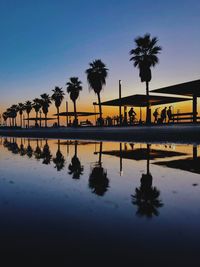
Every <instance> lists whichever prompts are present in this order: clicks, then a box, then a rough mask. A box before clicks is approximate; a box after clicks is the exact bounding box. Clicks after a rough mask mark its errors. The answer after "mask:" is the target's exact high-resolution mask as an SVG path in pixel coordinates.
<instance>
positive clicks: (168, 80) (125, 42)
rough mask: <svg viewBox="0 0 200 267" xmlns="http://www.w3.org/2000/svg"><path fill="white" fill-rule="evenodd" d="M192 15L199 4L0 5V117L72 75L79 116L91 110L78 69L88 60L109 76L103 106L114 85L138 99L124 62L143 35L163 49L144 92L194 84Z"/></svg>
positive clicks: (54, 1)
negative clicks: (103, 66) (76, 85)
mask: <svg viewBox="0 0 200 267" xmlns="http://www.w3.org/2000/svg"><path fill="white" fill-rule="evenodd" d="M199 14H200V1H198V0H196V1H195V0H190V1H189V0H188V1H185V0H180V1H179V0H174V1H171V0H169V1H161V0H159V1H157V0H154V1H147V0H123V1H121V0H93V1H91V0H65V1H64V0H39V1H38V0H34V1H32V0H12V1H11V0H0V36H1V42H0V93H1V94H0V113H2V112H3V111H4V110H5V109H6V108H7V107H9V106H10V105H12V104H16V103H19V102H25V101H26V100H32V99H34V98H36V97H39V96H40V95H41V94H42V93H48V94H51V90H52V89H54V87H55V86H61V87H63V89H64V90H65V92H66V86H65V84H66V82H67V81H68V79H69V78H70V77H72V76H77V77H79V79H80V80H81V81H82V82H83V91H82V92H81V94H80V98H79V100H78V103H77V108H78V110H79V111H89V110H93V106H92V103H93V102H94V101H96V100H97V99H96V96H95V94H94V93H93V92H89V90H88V85H87V80H86V75H85V70H86V69H87V68H88V64H89V62H91V61H93V60H94V59H101V60H102V61H103V62H104V63H105V64H106V66H107V67H108V69H109V76H108V79H107V84H106V87H105V88H104V90H103V92H102V100H108V99H112V98H117V97H118V80H119V79H120V80H122V96H127V95H130V94H135V93H145V84H144V83H141V82H140V79H139V72H138V69H136V68H134V67H133V64H132V63H131V62H130V61H129V59H130V56H129V51H130V50H131V49H132V48H134V38H136V37H137V36H142V35H144V34H145V33H150V34H151V35H152V36H157V37H158V39H159V45H161V46H162V48H163V50H162V53H161V54H160V55H159V60H160V62H159V65H157V66H156V67H155V68H154V69H152V81H151V83H150V89H156V88H159V87H161V86H166V85H171V84H175V83H181V82H185V81H190V80H195V79H199V78H200V75H199V73H200V49H199V45H200V31H199V25H200V15H199ZM66 99H69V96H68V95H67V94H66ZM69 102H70V101H69ZM70 109H72V104H71V103H70ZM61 110H64V103H63V105H62V108H61ZM104 110H106V109H104ZM50 111H51V113H55V108H54V107H53V106H52V108H51V110H50ZM106 112H107V111H105V114H106Z"/></svg>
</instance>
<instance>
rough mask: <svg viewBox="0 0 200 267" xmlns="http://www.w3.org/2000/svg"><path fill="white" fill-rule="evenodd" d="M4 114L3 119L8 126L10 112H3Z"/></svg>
mask: <svg viewBox="0 0 200 267" xmlns="http://www.w3.org/2000/svg"><path fill="white" fill-rule="evenodd" d="M2 116H3V120H4V122H5V125H6V126H7V119H8V118H9V114H8V112H6V111H5V112H4V113H3V114H2Z"/></svg>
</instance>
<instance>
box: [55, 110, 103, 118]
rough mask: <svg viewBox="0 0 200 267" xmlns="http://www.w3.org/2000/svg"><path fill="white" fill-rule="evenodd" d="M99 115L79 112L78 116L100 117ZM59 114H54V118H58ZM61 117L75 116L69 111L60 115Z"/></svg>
mask: <svg viewBox="0 0 200 267" xmlns="http://www.w3.org/2000/svg"><path fill="white" fill-rule="evenodd" d="M98 114H99V113H97V112H96V113H95V112H85V111H84V112H77V116H78V117H79V116H82V117H83V116H94V115H98ZM57 115H58V114H54V116H57ZM59 115H60V116H65V117H66V116H74V112H73V111H68V112H60V113H59Z"/></svg>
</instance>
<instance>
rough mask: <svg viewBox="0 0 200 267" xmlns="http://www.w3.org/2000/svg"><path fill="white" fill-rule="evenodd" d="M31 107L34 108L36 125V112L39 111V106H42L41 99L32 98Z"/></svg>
mask: <svg viewBox="0 0 200 267" xmlns="http://www.w3.org/2000/svg"><path fill="white" fill-rule="evenodd" d="M32 106H33V108H34V110H35V115H36V116H35V125H38V113H39V111H40V109H41V107H42V105H41V99H39V98H35V99H33V105H32Z"/></svg>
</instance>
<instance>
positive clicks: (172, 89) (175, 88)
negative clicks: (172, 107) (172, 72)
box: [151, 80, 200, 122]
mask: <svg viewBox="0 0 200 267" xmlns="http://www.w3.org/2000/svg"><path fill="white" fill-rule="evenodd" d="M151 92H152V93H160V94H171V95H180V96H187V97H188V96H189V97H192V99H193V105H192V106H193V107H192V112H193V122H196V121H197V97H200V80H194V81H190V82H185V83H180V84H175V85H171V86H166V87H162V88H158V89H155V90H152V91H151Z"/></svg>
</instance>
